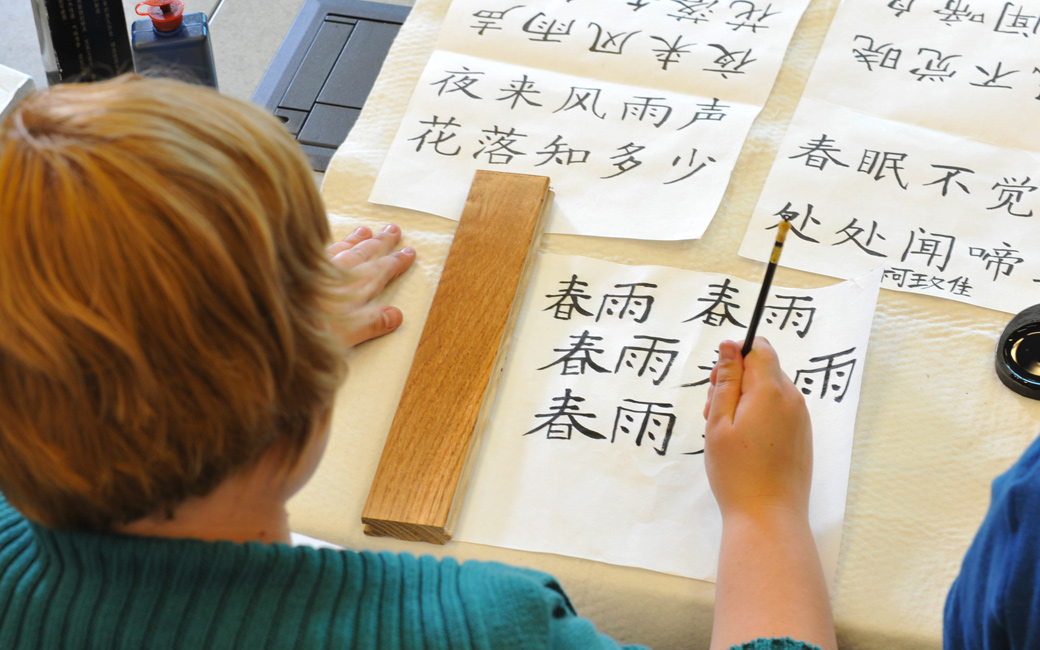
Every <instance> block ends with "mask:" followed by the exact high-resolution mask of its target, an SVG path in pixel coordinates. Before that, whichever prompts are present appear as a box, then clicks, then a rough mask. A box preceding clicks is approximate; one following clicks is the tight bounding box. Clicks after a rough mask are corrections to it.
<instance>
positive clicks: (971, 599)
mask: <svg viewBox="0 0 1040 650" xmlns="http://www.w3.org/2000/svg"><path fill="white" fill-rule="evenodd" d="M1038 614H1040V438H1038V439H1037V440H1034V441H1033V442H1032V444H1030V445H1029V448H1028V449H1026V451H1025V453H1024V454H1022V457H1021V458H1019V459H1018V461H1017V462H1016V463H1015V464H1014V465H1013V466H1012V467H1011V469H1009V470H1008V471H1007V472H1006V473H1004V474H1003V475H1001V476H999V477H997V479H996V480H995V481H993V489H992V496H991V502H990V507H989V511H988V512H987V513H986V518H985V519H984V520H983V522H982V525H981V526H980V527H979V531H978V533H977V534H976V535H975V540H974V541H973V542H972V544H971V546H970V547H969V548H968V552H967V553H966V554H965V556H964V561H963V563H962V565H961V571H960V575H958V576H957V579H956V580H954V582H953V586H952V587H951V588H950V593H949V595H948V596H947V598H946V608H945V612H944V624H943V628H944V629H943V647H944V648H946V649H947V650H962V649H973V650H974V649H978V650H983V649H984V650H1029V649H1031V648H1040V619H1038Z"/></svg>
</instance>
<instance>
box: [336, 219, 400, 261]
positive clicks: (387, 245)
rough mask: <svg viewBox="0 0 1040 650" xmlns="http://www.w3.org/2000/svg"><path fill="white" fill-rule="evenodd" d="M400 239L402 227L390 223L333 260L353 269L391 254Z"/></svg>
mask: <svg viewBox="0 0 1040 650" xmlns="http://www.w3.org/2000/svg"><path fill="white" fill-rule="evenodd" d="M399 241H401V229H400V228H398V227H397V226H394V225H390V226H387V227H386V228H383V229H382V230H380V231H379V232H377V233H376V234H374V235H372V236H371V237H369V238H368V239H365V240H364V241H360V242H358V243H357V244H356V245H354V246H352V247H350V248H348V249H346V250H343V251H341V252H339V253H337V254H336V255H335V256H333V258H332V262H333V264H336V265H337V266H339V267H341V268H345V269H352V268H355V267H357V266H360V265H361V264H364V263H365V262H368V261H371V260H374V259H377V258H379V257H382V256H384V255H387V254H389V253H390V251H392V250H393V249H394V247H395V246H397V243H398V242H399Z"/></svg>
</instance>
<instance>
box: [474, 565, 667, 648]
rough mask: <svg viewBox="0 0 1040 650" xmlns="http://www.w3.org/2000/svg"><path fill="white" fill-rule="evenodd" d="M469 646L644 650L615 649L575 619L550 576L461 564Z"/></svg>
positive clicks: (585, 622) (587, 624)
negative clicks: (468, 627)
mask: <svg viewBox="0 0 1040 650" xmlns="http://www.w3.org/2000/svg"><path fill="white" fill-rule="evenodd" d="M460 578H461V582H462V583H463V585H464V586H463V588H462V590H461V591H462V593H463V601H464V607H465V610H466V618H467V621H468V623H469V626H470V632H471V635H472V638H473V639H474V640H475V643H474V644H473V645H474V647H477V648H494V649H495V650H536V649H537V650H544V649H545V648H552V649H553V650H619V649H620V648H625V649H626V650H646V649H645V648H643V647H642V646H620V645H618V643H617V642H615V641H614V640H613V639H611V638H610V637H608V636H606V635H604V634H600V633H599V632H597V631H596V627H595V626H594V625H593V624H592V622H591V621H589V620H588V619H585V618H582V617H580V616H578V614H577V612H576V611H575V610H574V606H573V605H571V602H570V599H569V598H567V594H566V593H564V591H563V588H562V587H560V584H559V583H558V582H557V581H556V580H555V579H554V578H553V577H552V576H550V575H547V574H545V573H541V572H538V571H532V570H529V569H521V568H518V567H511V566H507V565H504V564H498V563H495V562H466V563H465V564H463V565H462V569H461V572H460Z"/></svg>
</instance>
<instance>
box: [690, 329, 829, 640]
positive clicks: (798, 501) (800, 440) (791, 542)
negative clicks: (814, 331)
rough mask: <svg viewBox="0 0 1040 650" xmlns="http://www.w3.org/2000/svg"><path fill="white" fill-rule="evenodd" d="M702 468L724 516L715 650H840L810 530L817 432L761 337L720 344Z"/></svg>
mask: <svg viewBox="0 0 1040 650" xmlns="http://www.w3.org/2000/svg"><path fill="white" fill-rule="evenodd" d="M704 417H705V418H706V419H707V421H708V422H707V425H706V426H705V430H704V437H705V440H704V464H705V468H706V469H707V473H708V482H709V483H710V484H711V491H712V492H714V493H715V499H716V501H718V503H719V509H720V510H721V511H722V540H721V545H720V548H719V568H718V581H717V582H716V587H715V615H714V617H713V619H712V630H711V648H712V650H723V649H725V648H731V647H733V646H740V645H743V644H744V643H746V642H748V641H751V640H753V639H759V638H763V637H765V638H769V637H773V638H783V637H790V638H792V639H798V640H800V641H804V642H806V643H811V644H814V645H816V646H819V647H820V648H824V649H825V650H834V649H835V648H837V645H838V643H837V640H836V639H835V636H834V619H833V617H832V615H831V608H830V602H829V600H828V598H827V581H826V579H825V578H824V575H823V568H822V567H821V565H820V556H819V555H818V554H817V552H816V543H815V541H814V539H813V533H812V529H811V528H810V527H809V488H810V484H811V483H812V427H811V425H810V423H809V411H808V410H806V408H805V399H804V398H803V397H802V395H801V393H799V392H798V389H797V388H795V385H794V384H793V383H791V380H790V379H789V378H788V377H787V375H785V374H784V372H783V371H782V370H781V369H780V363H779V362H778V361H777V358H776V351H775V350H773V347H772V346H771V345H769V342H768V341H766V340H765V339H764V338H762V337H758V338H756V339H755V341H754V346H753V347H752V348H751V352H749V353H748V355H747V356H746V357H743V358H741V356H740V346H739V345H738V344H736V343H734V342H733V341H723V342H722V343H721V344H719V361H718V363H716V364H715V368H714V369H713V370H712V371H711V388H709V389H708V403H707V404H706V405H705V406H704Z"/></svg>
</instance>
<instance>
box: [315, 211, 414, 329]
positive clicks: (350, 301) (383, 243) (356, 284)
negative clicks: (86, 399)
mask: <svg viewBox="0 0 1040 650" xmlns="http://www.w3.org/2000/svg"><path fill="white" fill-rule="evenodd" d="M400 241H401V229H400V228H398V227H397V226H395V225H393V224H391V225H389V226H387V227H385V228H383V229H382V230H381V231H379V232H377V233H376V234H374V235H373V234H372V230H371V229H369V228H368V227H367V226H361V227H360V228H358V229H357V230H355V231H354V232H352V233H351V234H350V235H348V236H347V237H345V238H344V239H343V240H341V241H338V242H336V243H334V244H332V245H331V246H329V247H328V249H327V253H328V255H329V258H330V259H331V260H332V263H333V264H334V265H336V266H338V267H339V268H341V269H345V270H349V271H350V274H349V276H348V281H347V283H346V284H345V285H344V286H343V295H344V297H345V300H344V301H343V302H341V303H339V306H338V309H339V310H341V311H342V313H343V317H342V318H339V319H338V320H337V328H336V329H337V331H338V333H339V335H340V336H341V337H342V339H343V342H344V343H346V344H347V345H348V346H354V345H358V344H359V343H364V342H365V341H368V340H370V339H374V338H376V337H379V336H382V335H384V334H388V333H389V332H392V331H394V330H395V329H397V328H398V327H399V326H400V325H401V322H402V321H403V320H404V315H403V314H402V313H401V310H400V309H398V308H397V307H390V306H377V305H370V304H368V303H369V301H370V300H372V298H374V297H375V296H376V294H378V293H379V292H380V291H382V290H383V289H384V288H386V285H388V284H389V283H390V282H391V281H392V280H393V279H394V278H396V277H397V276H399V275H401V274H402V273H404V272H405V270H406V269H407V268H408V267H409V266H411V265H412V262H414V261H415V249H413V248H412V247H411V246H406V247H404V248H402V249H401V250H399V251H394V248H395V247H396V246H397V244H398V242H400Z"/></svg>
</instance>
